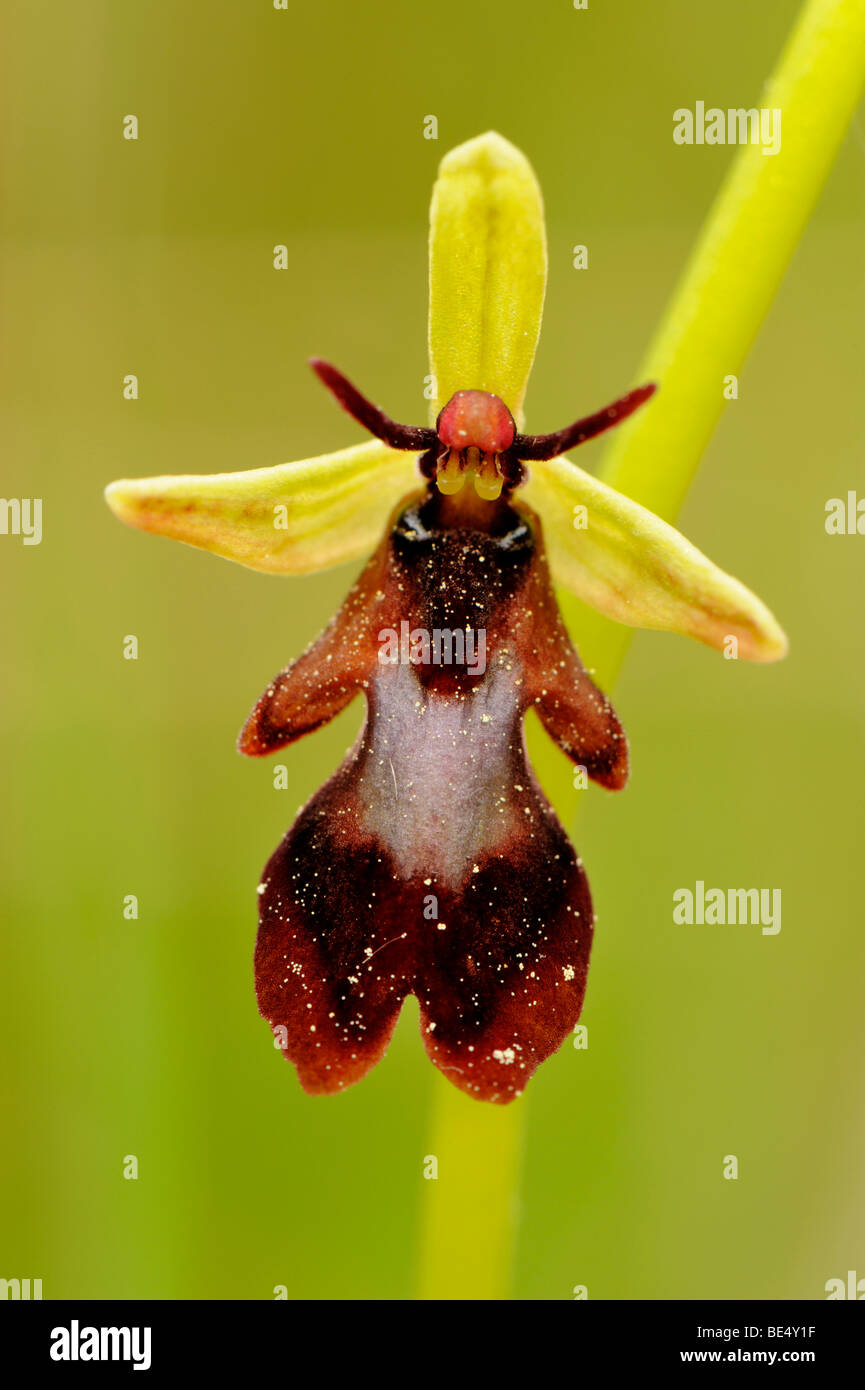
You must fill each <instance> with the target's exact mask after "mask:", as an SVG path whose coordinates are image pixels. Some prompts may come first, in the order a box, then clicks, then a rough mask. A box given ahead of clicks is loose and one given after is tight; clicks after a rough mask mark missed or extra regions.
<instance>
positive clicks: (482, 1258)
mask: <svg viewBox="0 0 865 1390" xmlns="http://www.w3.org/2000/svg"><path fill="white" fill-rule="evenodd" d="M863 84H865V0H810V3H807V4H806V5H805V6H804V7H803V9H802V11H801V13H800V16H799V19H798V22H797V24H796V26H795V28H794V30H793V33H792V35H791V37H790V39H789V41H788V43H787V45H786V47H785V48H784V51H783V52H782V54H781V57H780V59H779V62H778V64H777V67H776V70H775V72H774V74H773V76H772V77H771V79H770V81H769V82H768V84H767V85H766V87H765V88H764V90H763V92H762V94H761V96H760V105H761V106H762V107H777V108H780V109H781V111H782V113H783V114H782V129H781V149H780V151H779V153H778V154H775V155H764V154H763V152H762V148H761V146H760V145H746V146H743V147H742V148H741V149H740V150H739V151H738V153H737V155H736V158H735V160H734V161H733V164H732V166H731V169H730V172H729V174H728V176H727V178H726V180H725V182H724V184H723V186H722V188H721V191H720V193H719V195H718V197H717V199H716V201H715V204H714V206H713V208H712V210H711V212H710V214H709V217H708V220H707V222H706V224H705V226H704V228H703V231H702V233H701V235H700V238H699V240H698V242H697V245H696V248H695V250H694V252H693V255H692V256H691V259H690V261H689V263H688V265H687V267H686V269H685V272H684V275H683V276H682V279H681V281H680V283H679V285H678V287H677V289H676V291H675V292H674V294H673V298H672V300H671V302H670V304H669V307H668V309H667V310H666V312H665V314H664V317H663V319H662V322H661V324H660V327H659V329H658V332H657V334H656V336H655V338H654V340H653V342H652V344H651V346H650V348H649V351H648V353H647V355H646V358H645V359H644V362H643V364H642V367H641V369H640V372H639V373H638V380H643V381H644V380H647V379H649V380H655V381H658V382H660V384H661V387H662V389H661V392H660V394H659V396H658V398H657V399H656V400H655V401H654V402H653V403H652V405H651V407H650V408H649V409H647V410H646V411H643V412H640V413H639V414H638V415H636V416H635V417H634V418H633V420H631V421H629V422H628V423H627V424H626V425H624V426H623V427H622V428H621V429H620V430H619V431H617V433H616V435H615V436H614V437H613V439H612V443H611V445H610V447H609V449H608V451H607V453H606V455H605V457H604V462H603V467H602V476H603V477H604V479H605V481H606V482H608V483H610V484H611V486H613V487H615V488H618V489H619V490H620V491H622V492H625V493H627V494H628V495H629V496H631V497H633V498H635V499H636V500H637V501H639V502H641V503H642V504H643V505H644V506H647V507H650V508H651V509H652V510H653V511H655V512H657V513H658V514H659V515H661V516H663V517H664V518H665V519H667V520H672V519H673V518H674V517H675V515H676V513H677V511H678V509H679V507H680V506H681V503H682V501H683V499H684V497H685V494H686V492H687V490H688V487H689V485H690V483H691V481H692V479H693V477H694V474H695V472H696V469H697V465H698V463H699V461H700V457H701V455H702V453H703V450H704V449H705V447H706V444H707V443H708V441H709V438H710V436H711V434H712V431H713V430H714V428H715V425H716V424H717V421H718V418H719V416H720V414H721V411H722V409H723V406H724V396H723V382H724V378H725V377H726V376H729V375H731V374H733V375H736V374H738V372H739V369H740V368H741V365H742V363H743V362H744V360H745V357H746V356H747V353H748V350H749V348H750V347H751V344H752V343H753V341H754V338H755V337H756V334H757V332H758V330H759V328H760V325H761V323H762V321H763V319H764V317H765V315H766V313H767V311H768V309H769V306H770V304H771V302H772V299H773V297H774V295H775V292H776V290H777V288H778V285H779V284H780V281H781V278H782V276H783V274H784V271H785V269H786V267H787V265H788V263H789V261H790V258H791V256H792V254H793V252H794V250H795V248H796V245H797V243H798V240H799V238H800V236H801V234H802V231H803V229H804V227H805V224H806V222H807V220H808V217H809V215H810V213H811V210H812V208H813V206H814V204H815V202H816V200H817V197H818V195H819V193H820V189H821V188H822V186H823V183H824V182H825V179H826V177H827V175H828V173H829V170H830V169H831V167H832V164H833V162H834V159H835V156H836V154H837V151H838V147H839V145H840V143H841V140H842V139H843V136H844V133H845V131H846V129H847V126H848V124H849V121H850V119H851V117H852V115H853V113H854V111H855V109H856V105H857V103H858V102H859V100H860V98H861V94H862V88H863ZM695 153H696V152H695V150H693V149H690V148H683V150H682V157H683V158H693V157H694V155H695ZM563 608H564V610H565V616H566V618H567V619H568V621H569V625H572V626H573V627H574V629H575V630H576V631H578V633H579V635H580V645H581V648H582V651H583V654H584V657H585V659H586V661H587V664H588V665H589V666H590V667H591V668H592V669H593V670H594V671H595V672H596V677H597V679H598V681H599V683H600V684H601V685H602V686H603V687H604V688H605V689H609V687H610V685H611V684H612V682H613V680H614V678H615V676H616V675H617V674H618V671H619V670H620V668H621V664H622V661H623V659H624V656H625V653H626V651H627V648H628V644H629V642H630V639H631V637H632V635H633V631H632V629H630V628H626V627H620V626H618V625H616V624H614V623H611V622H609V621H608V620H607V619H605V618H602V617H601V616H600V615H598V614H595V613H594V612H593V611H591V610H589V609H587V608H585V607H584V606H583V605H581V604H578V602H577V601H576V600H572V599H568V598H566V599H565V602H564V603H563ZM529 742H530V748H531V749H532V752H533V760H534V761H535V764H536V766H538V768H539V770H540V772H541V775H542V776H543V780H544V784H545V786H546V788H547V790H548V791H550V792H551V793H552V797H553V801H554V804H555V805H556V806H557V807H558V808H559V810H560V812H563V811H567V812H568V814H567V819H568V820H570V819H571V818H572V813H573V807H574V801H575V793H574V791H573V787H572V782H571V780H570V773H569V771H568V770H566V768H565V764H564V759H561V758H559V759H557V760H555V761H553V759H552V756H551V754H550V752H549V751H548V744H546V743H544V744H543V745H542V744H541V743H540V741H539V739H538V738H537V730H532V731H531V733H530V740H529ZM525 1106H526V1103H525V1100H521V1101H517V1102H515V1103H514V1104H513V1105H511V1106H507V1107H503V1108H499V1107H496V1106H485V1105H482V1104H480V1103H478V1102H476V1101H472V1100H469V1099H467V1098H466V1097H465V1096H463V1095H461V1094H460V1093H458V1092H457V1091H456V1090H455V1089H454V1088H453V1087H450V1086H449V1085H448V1083H447V1082H444V1081H441V1080H439V1079H438V1078H436V1093H435V1109H434V1115H433V1128H432V1138H431V1140H430V1146H429V1152H430V1154H432V1155H435V1157H436V1158H437V1161H438V1166H439V1177H438V1179H437V1180H430V1181H429V1182H427V1183H425V1193H424V1198H425V1203H424V1206H425V1210H424V1216H423V1223H422V1242H421V1270H422V1274H421V1282H420V1296H421V1297H422V1298H426V1299H453V1298H456V1299H486V1298H491V1299H493V1298H505V1297H507V1296H508V1292H509V1289H510V1279H511V1274H510V1271H511V1266H512V1261H513V1255H514V1251H515V1217H516V1202H517V1193H518V1188H519V1176H520V1167H521V1155H522V1150H523V1125H524V1116H525V1113H526V1109H525Z"/></svg>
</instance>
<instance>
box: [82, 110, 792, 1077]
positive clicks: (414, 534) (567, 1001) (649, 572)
mask: <svg viewBox="0 0 865 1390" xmlns="http://www.w3.org/2000/svg"><path fill="white" fill-rule="evenodd" d="M545 281H546V242H545V229H544V217H543V209H542V203H541V195H540V191H539V189H538V185H537V182H536V179H535V176H534V174H533V171H532V169H531V167H530V165H529V164H528V162H527V160H526V159H525V157H524V156H523V155H522V154H521V153H520V151H518V150H517V149H515V148H514V147H513V146H512V145H510V144H509V143H508V142H507V141H505V140H504V139H502V138H501V137H500V136H499V135H496V134H494V133H489V134H486V135H483V136H480V137H479V138H477V139H474V140H470V141H469V142H467V143H466V144H464V145H461V146H459V147H458V148H456V149H454V150H452V151H451V152H450V153H449V154H448V155H447V156H446V157H445V158H444V160H443V161H442V164H441V167H440V171H439V176H438V180H437V182H436V184H435V188H434V192H433V199H432V208H431V227H430V318H429V349H430V372H431V380H432V382H433V383H434V392H435V398H434V400H433V402H432V409H431V419H430V423H429V424H427V425H404V424H399V423H397V422H395V421H394V420H392V419H391V418H390V417H389V416H387V415H386V414H384V412H383V411H382V410H380V409H379V408H378V407H377V406H375V405H373V404H372V403H371V402H370V401H369V400H368V399H367V398H366V397H365V396H363V395H362V394H361V393H360V391H359V390H358V389H357V388H356V387H355V386H353V385H352V384H351V383H350V382H349V381H348V380H347V378H346V377H345V376H343V375H342V373H340V372H338V371H337V370H336V369H335V368H334V367H331V366H329V365H328V364H326V363H324V362H321V361H319V360H318V359H316V360H314V361H313V363H312V366H313V368H314V370H315V371H316V373H317V375H318V376H319V378H320V379H321V380H322V381H323V383H324V384H325V386H326V387H328V389H330V390H331V391H332V393H333V394H334V395H335V397H336V398H337V400H338V402H339V403H340V404H341V405H342V406H343V407H344V409H345V410H347V411H348V413H349V414H351V415H352V416H353V417H354V418H355V419H356V420H357V421H359V422H360V423H361V424H362V425H363V426H364V427H365V428H366V429H367V430H368V431H369V432H370V433H371V434H372V435H373V436H374V439H373V441H372V442H369V443H366V444H361V445H358V446H356V447H353V448H348V449H342V450H339V451H337V452H336V453H331V454H325V455H322V456H320V457H318V458H312V459H305V460H302V461H300V462H296V463H287V464H282V465H280V466H277V467H270V468H260V469H253V470H251V471H246V472H240V473H221V474H214V475H209V476H207V475H205V476H186V477H161V478H145V479H140V480H134V481H122V482H116V483H112V484H111V486H110V487H109V488H108V489H107V492H106V497H107V500H108V503H109V505H110V507H111V508H112V510H113V511H114V513H115V514H116V515H117V516H118V517H119V518H120V519H121V520H122V521H124V522H126V523H128V524H129V525H131V526H136V527H139V528H141V529H142V530H146V531H153V532H156V533H158V534H160V535H164V536H170V537H173V538H174V539H176V540H181V541H184V542H185V543H187V544H188V545H193V546H198V547H199V548H201V549H204V550H210V551H212V552H213V553H215V554H217V555H221V556H224V557H226V558H228V559H231V560H235V561H237V562H239V563H241V564H244V565H247V566H249V567H250V568H252V569H257V570H263V571H266V572H269V573H277V574H291V575H299V574H305V573H310V572H313V571H317V570H322V569H326V568H328V567H330V566H333V565H336V564H339V563H342V562H344V561H347V560H351V559H355V558H358V557H360V556H362V555H368V554H369V552H370V551H372V557H371V558H370V559H369V560H368V562H367V564H366V566H365V568H364V569H363V571H362V573H361V576H360V578H359V580H358V582H357V583H356V584H355V586H354V588H353V589H352V590H351V592H350V593H349V595H348V597H347V598H346V600H345V602H344V603H343V605H342V607H341V608H340V609H339V611H338V613H337V614H336V616H335V617H334V618H333V620H332V621H331V623H330V625H329V626H328V627H327V629H326V630H325V632H324V633H323V634H322V635H321V636H320V637H319V638H318V639H317V640H316V641H315V642H313V644H312V645H311V646H310V647H309V648H308V650H307V651H306V652H304V653H303V654H302V655H301V656H300V657H298V658H297V659H296V660H295V661H294V662H293V663H292V664H291V665H290V666H288V667H287V668H286V669H285V670H284V671H282V672H281V673H280V674H279V675H278V676H276V677H275V678H274V680H273V682H272V683H271V684H270V685H269V686H268V688H267V689H266V690H265V692H264V694H263V695H262V696H261V698H260V699H259V701H258V703H257V704H256V706H255V708H254V710H253V712H252V714H251V715H250V717H249V719H248V721H247V723H246V725H245V727H244V729H243V731H242V733H241V735H240V742H239V747H240V751H241V752H242V753H245V754H249V755H251V756H260V755H263V754H268V753H272V752H274V751H276V750H277V749H279V748H282V747H284V746H285V745H286V744H289V743H292V742H293V741H294V740H295V739H297V738H300V737H301V736H302V735H304V734H307V733H310V732H312V731H313V730H315V729H317V728H320V727H321V726H322V725H323V724H325V723H327V721H328V720H330V719H332V718H333V717H334V716H335V715H336V714H337V713H339V711H341V710H342V709H343V708H345V706H346V705H348V704H349V703H350V701H352V700H353V699H354V698H355V696H356V695H357V694H359V693H361V692H362V693H363V695H364V697H365V700H366V719H365V721H364V725H363V728H362V730H361V733H360V735H359V738H358V741H357V743H356V745H355V747H354V749H353V750H352V751H351V752H350V753H349V755H348V756H347V758H346V759H345V761H344V762H343V764H342V766H341V767H340V768H339V769H338V770H337V771H336V772H335V773H334V774H333V776H332V777H331V778H330V779H329V781H328V782H326V784H325V785H324V786H323V787H322V788H321V790H320V791H319V792H318V793H317V794H316V795H315V796H314V797H313V798H312V800H311V801H310V802H309V803H308V805H307V806H305V807H304V808H303V809H302V810H301V811H300V813H299V815H298V817H297V819H296V821H295V823H294V825H293V826H292V827H291V829H290V830H289V831H288V833H287V835H286V837H285V839H284V840H283V841H282V843H281V845H280V846H279V848H278V849H277V850H276V851H275V853H274V854H273V855H272V856H271V858H270V860H269V862H268V864H267V866H266V867H265V869H264V872H263V875H262V879H261V883H260V884H259V888H258V893H259V909H260V925H259V932H258V939H257V944H256V951H255V974H256V988H257V995H258V1003H259V1008H260V1010H261V1013H262V1015H263V1016H264V1017H265V1018H266V1019H267V1020H268V1022H269V1023H270V1025H271V1028H272V1030H273V1031H274V1034H275V1036H276V1039H277V1041H278V1042H279V1044H280V1046H281V1047H282V1050H283V1052H284V1054H285V1056H286V1057H287V1058H289V1059H290V1060H291V1061H292V1062H293V1063H294V1065H295V1066H296V1068H297V1071H298V1074H299V1077H300V1081H301V1084H302V1085H303V1087H304V1088H305V1090H307V1091H308V1092H311V1093H316V1094H322V1093H333V1092H338V1091H341V1090H343V1089H344V1088H345V1087H346V1086H348V1085H350V1084H351V1083H353V1082H355V1081H358V1080H359V1079H360V1078H361V1077H362V1076H364V1075H365V1073H366V1072H367V1071H369V1069H370V1068H371V1067H372V1066H373V1065H374V1064H375V1063H376V1062H377V1061H378V1060H379V1059H380V1058H381V1057H382V1055H383V1054H384V1052H385V1050H386V1048H387V1045H388V1042H389V1040H390V1037H391V1035H392V1032H393V1029H394V1026H395V1024H396V1020H397V1017H398V1014H399V1011H400V1008H401V1005H402V1001H403V999H404V998H405V996H406V995H407V994H410V993H413V994H415V995H416V996H417V998H418V1000H419V1004H420V1016H421V1033H422V1037H423V1041H424V1045H425V1047H426V1050H427V1053H428V1054H429V1056H430V1058H431V1060H432V1061H433V1062H434V1063H435V1065H436V1066H437V1067H439V1068H440V1069H441V1071H442V1072H443V1073H444V1074H445V1075H446V1076H447V1077H448V1078H449V1079H450V1080H451V1081H452V1082H453V1083H454V1084H455V1085H456V1086H458V1087H459V1088H460V1089H462V1090H463V1091H465V1092H467V1093H468V1094H470V1095H472V1096H475V1097H477V1098H479V1099H483V1100H488V1101H495V1102H500V1103H502V1102H507V1101H510V1100H512V1099H513V1098H514V1097H515V1096H517V1095H519V1094H520V1092H521V1091H522V1090H523V1089H524V1087H525V1084H526V1082H527V1080H528V1078H529V1077H530V1076H531V1074H532V1072H533V1071H534V1070H535V1069H536V1067H537V1066H538V1065H539V1063H540V1062H542V1061H543V1060H544V1059H545V1058H546V1057H548V1056H550V1054H551V1053H553V1052H554V1051H555V1050H556V1049H557V1048H558V1047H559V1046H560V1044H561V1043H562V1041H563V1039H564V1038H565V1037H566V1036H567V1034H568V1033H569V1032H570V1031H571V1030H572V1029H573V1028H574V1026H575V1024H576V1022H577V1020H578V1019H579V1016H580V1011H581V1008H582V1003H583V997H584V993H585V987H586V976H587V970H588V963H589V953H590V949H591V942H592V930H593V921H594V916H593V909H592V902H591V897H590V893H589V887H588V882H587V879H586V875H585V872H584V870H583V866H582V863H581V861H580V859H579V857H578V856H577V854H576V852H575V851H574V849H573V847H572V846H571V844H570V842H569V840H568V838H567V836H566V834H565V832H564V830H563V829H562V826H561V824H560V823H559V821H558V819H557V817H556V815H555V813H554V812H553V810H552V808H551V807H550V805H549V804H548V802H547V801H546V799H545V797H544V795H543V793H542V791H541V789H540V787H539V785H538V782H537V780H536V778H535V775H534V773H533V771H532V769H531V767H530V766H529V763H528V759H527V754H526V748H525V740H524V735H523V719H524V716H525V714H526V712H527V710H528V709H529V708H534V709H535V710H536V712H537V713H538V715H539V717H540V719H541V721H542V723H543V725H544V727H545V728H546V730H547V732H548V734H549V735H550V737H551V738H553V739H554V740H555V741H556V743H558V745H559V746H560V747H561V748H562V749H563V750H564V752H565V753H566V754H567V756H568V757H569V758H570V759H572V761H573V762H575V763H576V764H578V765H580V766H581V767H582V768H584V769H585V772H586V774H587V775H588V776H589V777H591V778H593V779H594V780H595V781H596V782H598V783H600V784H601V785H602V786H604V787H607V788H609V789H612V790H618V789H619V788H621V787H622V786H624V784H625V781H626V779H627V775H628V746H627V741H626V738H625V735H624V733H623V731H622V728H621V726H620V724H619V721H618V719H617V718H616V715H615V713H614V711H613V709H612V707H611V705H610V703H609V701H608V700H607V699H606V698H605V696H604V695H603V694H602V693H601V691H600V690H598V689H597V687H596V686H595V685H594V684H593V682H592V680H591V679H590V678H589V676H588V675H587V673H586V671H585V669H584V667H583V665H582V663H581V661H580V658H579V656H578V654H577V652H576V650H575V649H574V647H573V645H572V644H571V641H570V639H569V637H568V634H567V632H566V630H565V625H564V623H563V621H562V618H561V616H560V613H559V609H558V606H557V603H556V598H555V594H554V589H553V582H556V583H558V584H561V585H564V586H566V587H567V588H569V589H571V590H572V591H573V592H575V593H576V594H578V595H579V597H580V598H582V599H583V600H585V601H586V602H587V603H589V604H591V605H593V606H594V607H595V608H597V609H599V610H600V611H601V612H602V613H604V614H605V615H607V616H608V617H610V618H613V619H615V620H617V621H618V622H621V623H627V624H630V625H632V626H636V627H645V628H662V629H668V630H671V631H674V632H679V633H684V634H686V635H688V636H691V637H695V638H697V639H698V640H699V641H702V642H705V643H708V644H709V645H710V646H713V647H715V648H718V649H723V648H724V646H725V643H727V642H728V641H729V639H730V638H735V639H736V642H737V646H738V655H739V656H742V657H745V658H748V659H750V660H754V661H774V660H776V659H778V658H779V657H781V656H783V655H784V652H785V650H786V640H785V637H784V634H783V633H782V631H781V629H780V628H779V626H778V624H777V622H776V621H775V619H774V618H773V617H772V615H771V613H770V612H769V611H768V609H767V608H766V607H765V606H764V605H763V604H762V603H761V602H760V600H759V599H758V598H756V597H755V596H754V595H753V594H752V593H750V592H749V590H748V589H746V588H745V587H744V586H743V585H742V584H740V583H739V582H738V581H737V580H735V579H733V578H732V577H731V576H729V575H728V574H725V573H724V572H723V571H722V570H720V569H718V568H717V567H716V566H715V565H714V564H712V562H711V561H710V560H708V559H707V558H706V557H705V556H704V555H702V554H701V553H700V551H699V550H697V549H696V548H695V547H694V546H693V545H691V544H690V542H688V541H687V540H685V538H684V537H683V536H682V535H680V533H679V532H678V531H676V530H674V529H673V528H672V527H671V526H669V525H667V524H666V523H665V522H664V521H662V520H661V519H660V518H659V517H656V516H654V515H653V514H652V513H651V512H648V511H646V510H645V509H644V508H642V507H640V506H638V505H637V504H636V503H635V502H633V501H631V500H629V499H628V498H627V497H625V496H623V495H622V494H620V493H618V492H615V491H614V490H612V489H611V488H609V487H607V486H605V485H604V484H603V483H601V482H600V481H598V480H597V479H595V478H593V477H592V476H590V475H589V474H588V473H586V472H584V471H583V470H581V469H580V468H578V467H577V466H576V465H575V464H574V463H573V462H572V461H571V460H570V459H569V458H566V457H563V455H564V454H565V453H566V452H567V451H568V450H570V449H572V448H574V447H575V446H576V445H578V444H580V443H582V442H583V441H584V440H586V439H590V438H592V437H594V436H595V435H597V434H599V433H600V432H601V431H603V430H606V429H608V428H610V427H611V426H613V425H615V424H617V423H618V422H619V421H620V420H623V419H624V418H625V417H626V416H627V415H629V414H630V413H631V412H632V411H634V410H636V409H638V408H639V407H645V408H647V409H651V404H649V401H650V398H651V395H652V393H653V391H654V389H655V388H654V386H653V385H652V384H648V385H644V386H641V387H638V388H637V389H636V390H633V391H631V392H629V393H628V394H627V395H625V396H623V397H622V398H621V399H620V400H618V401H616V402H614V403H613V404H612V405H610V406H608V407H606V408H605V409H603V410H601V411H598V412H596V413H594V414H591V415H588V416H585V417H584V418H582V419H580V420H577V421H576V422H575V423H574V424H573V425H570V426H568V427H567V428H565V429H560V430H557V431H555V432H553V433H549V434H542V435H529V434H525V433H523V432H522V429H523V398H524V395H525V389H526V383H527V379H528V375H529V371H530V368H531V365H532V360H533V357H534V353H535V347H536V343H537V338H538V332H539V328H540V321H541V312H542V307H543V299H544V290H545Z"/></svg>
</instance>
